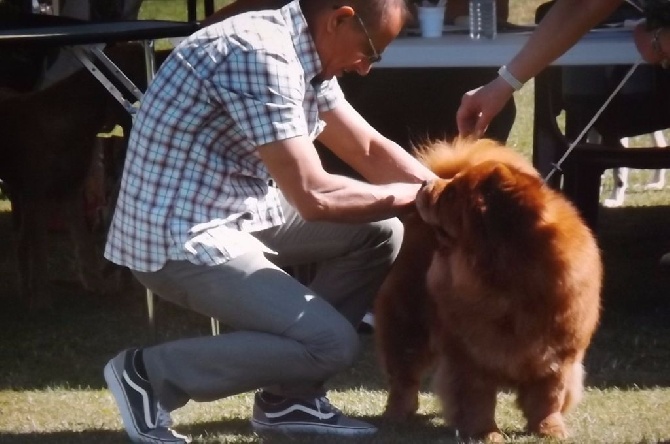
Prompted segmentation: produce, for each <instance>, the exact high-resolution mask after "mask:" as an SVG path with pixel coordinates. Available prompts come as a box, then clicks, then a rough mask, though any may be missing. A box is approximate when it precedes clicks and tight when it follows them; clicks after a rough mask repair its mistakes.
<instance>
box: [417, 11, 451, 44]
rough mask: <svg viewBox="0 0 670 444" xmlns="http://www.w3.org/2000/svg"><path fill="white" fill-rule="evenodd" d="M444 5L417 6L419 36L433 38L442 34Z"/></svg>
mask: <svg viewBox="0 0 670 444" xmlns="http://www.w3.org/2000/svg"><path fill="white" fill-rule="evenodd" d="M444 10H445V7H444V6H419V7H418V16H419V28H420V29H421V36H422V37H428V38H435V37H441V36H442V28H443V26H444Z"/></svg>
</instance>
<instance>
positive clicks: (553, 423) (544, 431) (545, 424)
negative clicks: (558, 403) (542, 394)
mask: <svg viewBox="0 0 670 444" xmlns="http://www.w3.org/2000/svg"><path fill="white" fill-rule="evenodd" d="M531 432H534V433H537V434H538V435H541V436H548V437H552V438H558V439H565V438H567V437H568V436H569V434H568V430H567V428H566V427H565V422H564V421H563V415H561V414H560V413H558V412H557V413H552V414H551V415H549V416H547V417H546V418H545V419H543V420H542V421H541V422H540V423H539V424H538V425H537V428H536V430H531Z"/></svg>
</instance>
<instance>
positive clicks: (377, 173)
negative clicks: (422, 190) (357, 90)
mask: <svg viewBox="0 0 670 444" xmlns="http://www.w3.org/2000/svg"><path fill="white" fill-rule="evenodd" d="M321 118H322V119H323V120H324V121H325V122H326V128H325V130H324V131H323V132H322V133H321V134H320V135H319V137H318V139H319V141H320V142H322V143H323V144H324V145H325V146H326V147H327V148H328V149H330V150H331V151H332V152H333V153H334V154H335V155H336V156H337V157H339V158H340V159H342V160H343V161H344V162H345V163H347V164H348V165H349V166H351V167H352V168H353V169H354V170H356V171H357V172H358V173H359V174H360V175H361V176H363V177H364V178H365V179H367V180H368V181H370V182H371V183H376V184H383V183H392V182H411V183H420V182H423V181H424V180H431V179H434V178H435V174H433V173H432V172H431V171H430V170H428V169H427V168H426V167H425V166H424V165H422V164H421V163H420V162H419V161H417V160H416V159H415V158H414V157H413V156H412V155H410V154H409V153H408V152H407V151H406V150H405V149H403V148H402V147H401V146H399V145H398V144H396V143H395V142H393V141H391V140H389V139H387V138H386V137H384V136H382V135H381V134H380V133H379V132H378V131H377V130H375V129H374V128H373V127H372V126H370V124H369V123H368V122H367V121H366V120H365V119H364V118H363V117H362V116H361V115H360V114H359V113H358V112H357V111H356V110H355V109H354V108H353V107H352V106H351V104H349V102H347V101H346V100H341V101H340V102H338V105H337V106H336V107H335V108H334V109H332V110H330V111H327V112H325V113H322V114H321Z"/></svg>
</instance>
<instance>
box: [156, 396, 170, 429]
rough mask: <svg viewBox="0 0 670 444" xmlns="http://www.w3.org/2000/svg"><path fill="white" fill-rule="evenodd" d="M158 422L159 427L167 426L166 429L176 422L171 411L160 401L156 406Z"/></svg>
mask: <svg viewBox="0 0 670 444" xmlns="http://www.w3.org/2000/svg"><path fill="white" fill-rule="evenodd" d="M156 424H157V425H158V427H165V428H166V429H169V428H170V427H172V424H174V422H173V421H172V416H171V415H170V412H168V411H167V410H165V409H164V408H163V406H162V405H161V403H160V402H159V403H158V405H157V406H156Z"/></svg>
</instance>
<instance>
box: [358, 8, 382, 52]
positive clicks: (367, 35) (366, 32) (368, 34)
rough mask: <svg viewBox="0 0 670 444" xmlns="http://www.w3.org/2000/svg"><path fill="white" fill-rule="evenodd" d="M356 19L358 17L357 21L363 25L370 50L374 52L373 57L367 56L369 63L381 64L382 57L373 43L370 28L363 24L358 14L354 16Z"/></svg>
mask: <svg viewBox="0 0 670 444" xmlns="http://www.w3.org/2000/svg"><path fill="white" fill-rule="evenodd" d="M354 17H356V20H357V21H358V23H359V24H360V25H361V29H362V30H363V32H364V33H365V36H366V37H367V38H368V44H369V45H370V49H371V50H372V55H369V56H367V59H368V63H369V64H370V65H372V64H373V63H377V62H380V61H381V59H382V55H381V54H380V53H379V52H377V48H375V44H374V43H372V38H371V37H370V33H369V32H368V28H367V27H366V26H365V23H363V19H362V18H361V17H360V16H359V15H358V14H354Z"/></svg>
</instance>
